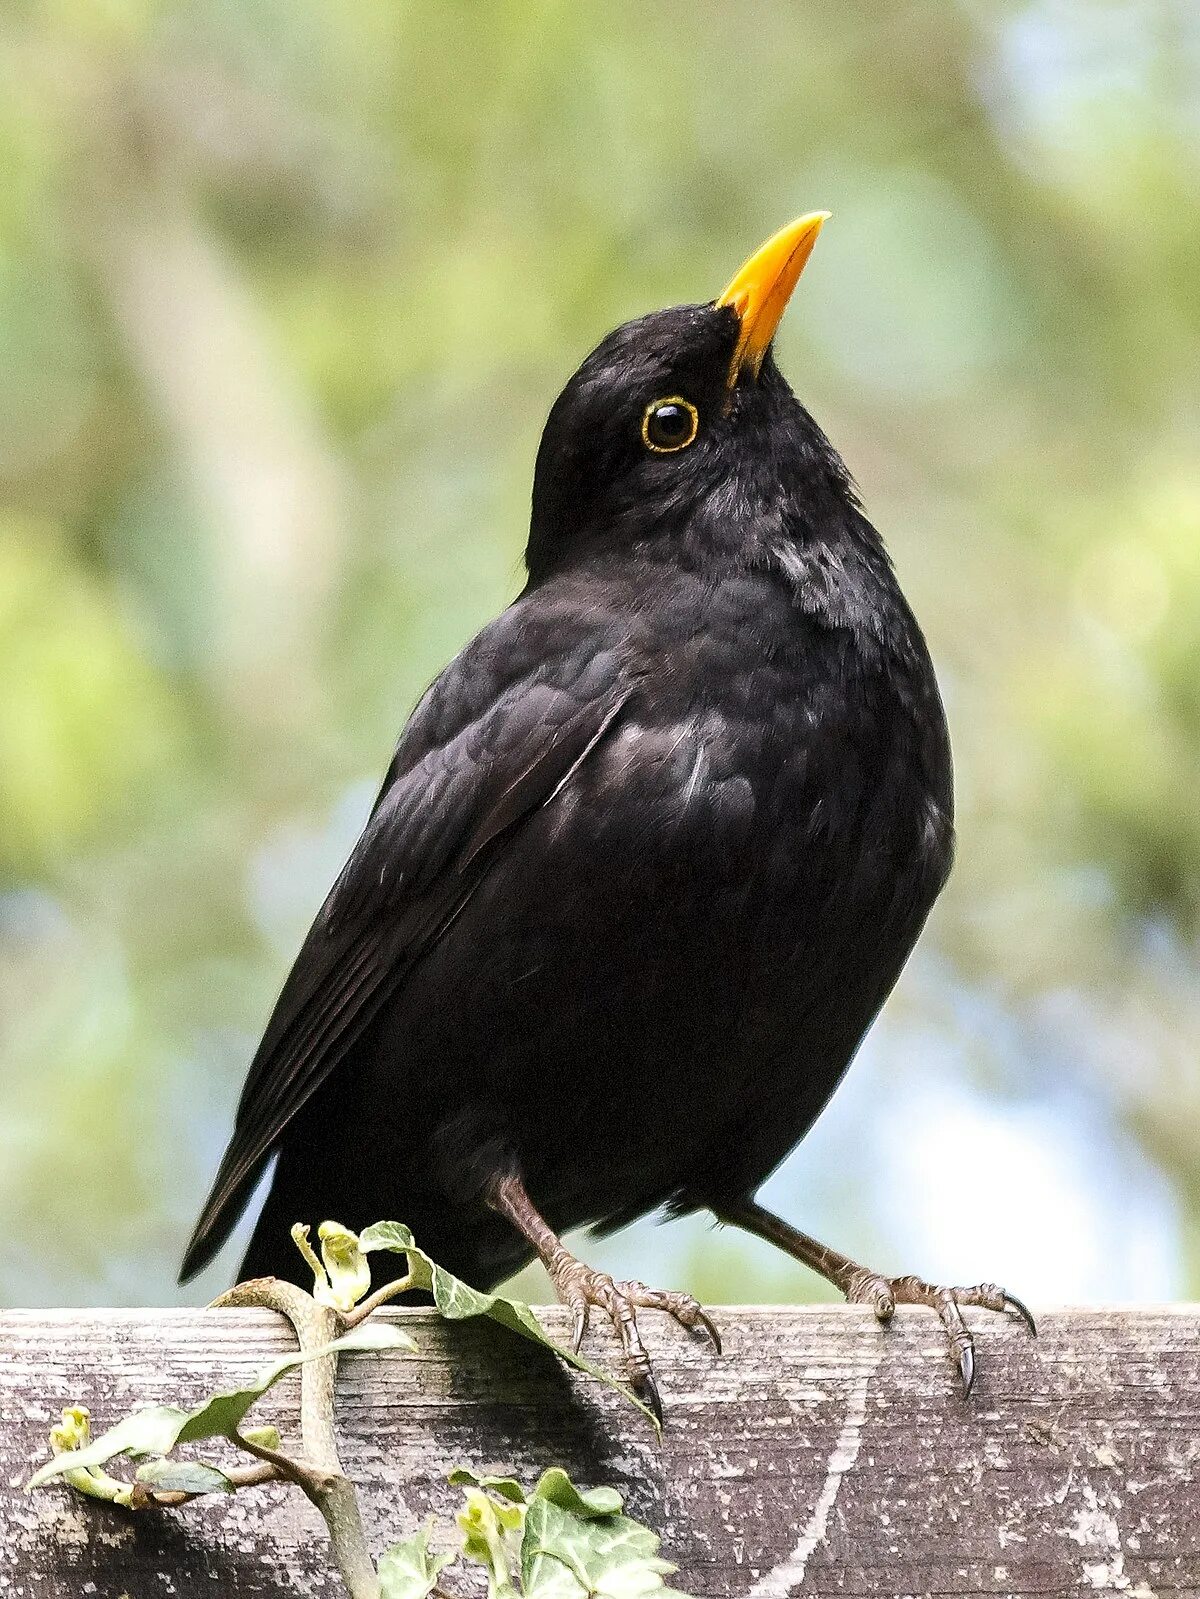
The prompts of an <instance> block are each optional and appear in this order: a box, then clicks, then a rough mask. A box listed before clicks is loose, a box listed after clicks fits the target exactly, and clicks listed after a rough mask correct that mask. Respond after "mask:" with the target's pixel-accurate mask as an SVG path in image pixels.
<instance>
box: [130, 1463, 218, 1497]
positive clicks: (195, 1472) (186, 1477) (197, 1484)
mask: <svg viewBox="0 0 1200 1599" xmlns="http://www.w3.org/2000/svg"><path fill="white" fill-rule="evenodd" d="M136 1476H137V1480H138V1481H139V1482H141V1483H144V1484H145V1485H146V1487H147V1488H153V1489H155V1490H159V1491H164V1490H165V1491H169V1492H171V1493H184V1494H231V1493H233V1491H234V1487H233V1484H232V1483H231V1482H230V1480H229V1478H228V1477H227V1476H226V1475H225V1473H224V1472H223V1471H222V1470H221V1469H220V1468H219V1467H218V1466H210V1465H208V1464H207V1463H206V1462H205V1461H203V1460H148V1461H147V1462H146V1464H145V1465H144V1466H139V1467H138V1469H137V1473H136Z"/></svg>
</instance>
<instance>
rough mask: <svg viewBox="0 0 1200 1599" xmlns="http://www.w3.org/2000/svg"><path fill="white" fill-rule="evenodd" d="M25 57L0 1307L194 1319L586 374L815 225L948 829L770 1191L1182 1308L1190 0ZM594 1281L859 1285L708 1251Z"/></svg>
mask: <svg viewBox="0 0 1200 1599" xmlns="http://www.w3.org/2000/svg"><path fill="white" fill-rule="evenodd" d="M0 46H2V56H0V1049H2V1066H0V1072H2V1075H0V1302H2V1303H10V1304H12V1303H33V1304H36V1303H55V1302H57V1303H72V1302H169V1301H171V1300H172V1299H174V1298H176V1297H178V1296H179V1294H180V1292H181V1291H180V1290H178V1289H176V1288H175V1287H174V1286H173V1277H174V1266H175V1263H176V1261H177V1259H178V1256H179V1252H180V1248H181V1244H182V1242H183V1239H184V1238H185V1236H186V1233H187V1231H188V1229H189V1227H190V1223H191V1220H192V1218H193V1215H194V1212H195V1210H196V1207H197V1205H198V1203H199V1201H200V1199H201V1197H202V1195H203V1192H204V1191H205V1189H206V1186H207V1183H208V1180H209V1177H210V1175H211V1173H212V1170H213V1167H214V1165H215V1162H216V1160H217V1158H218V1157H219V1154H220V1150H221V1148H222V1146H223V1143H224V1138H225V1135H226V1132H227V1129H228V1125H229V1119H230V1116H231V1112H232V1105H233V1102H234V1099H235V1096H236V1092H237V1089H238V1086H239V1084H240V1081H241V1077H242V1074H243V1072H244V1069H245V1066H246V1063H247V1061H248V1058H249V1056H250V1054H251V1052H252V1049H253V1045H254V1042H255V1039H256V1035H257V1033H258V1031H259V1030H260V1029H261V1027H262V1025H263V1023H264V1021H265V1018H266V1015H267V1013H268V1010H269V1007H270V1002H271V1000H272V997H273V995H274V993H275V991H276V990H277V988H278V985H279V983H280V981H281V980H282V977H283V974H284V972H285V970H286V967H287V963H288V960H289V958H290V956H291V954H292V953H294V950H295V948H296V946H297V944H298V941H299V939H300V937H301V935H302V933H303V931H304V929H305V927H306V926H307V923H308V919H309V918H310V917H311V915H312V913H313V911H314V910H315V908H316V906H317V905H318V904H319V902H320V900H321V898H322V896H323V893H324V890H325V888H326V887H327V885H328V883H329V881H330V880H331V878H332V876H333V874H334V872H335V871H336V869H337V867H338V865H339V864H340V861H341V859H342V857H343V854H344V852H345V851H346V849H347V848H348V846H349V844H350V843H351V842H352V840H353V838H354V836H355V834H356V831H357V828H358V826H359V825H360V823H361V820H362V818H363V815H364V813H365V809H366V807H367V805H368V803H369V800H370V797H371V795H372V793H373V791H374V787H375V784H376V782H377V779H378V776H379V774H380V773H381V772H382V770H383V768H384V766H385V765H386V762H387V758H388V755H389V752H390V746H391V743H392V741H393V739H394V737H395V734H396V731H397V729H398V727H399V725H400V724H401V722H402V720H403V718H404V716H405V715H406V713H407V711H408V709H409V707H410V706H411V704H412V702H413V701H414V699H415V698H416V696H417V695H418V694H419V692H420V691H421V689H422V688H423V686H424V685H425V683H426V682H427V681H428V680H429V679H430V677H431V676H432V675H433V674H434V673H435V672H436V671H437V670H438V669H439V668H440V666H441V665H442V664H443V663H444V662H445V661H446V660H447V659H448V658H449V657H450V656H451V655H452V654H453V653H454V651H455V650H456V649H457V648H458V647H460V646H461V644H462V643H463V642H464V641H465V640H466V639H467V638H468V637H469V636H470V634H471V633H472V632H473V631H474V630H475V629H476V628H477V627H479V626H480V624H481V623H483V622H484V621H485V620H486V619H487V618H488V617H489V616H490V615H492V614H493V613H494V612H495V611H496V610H497V609H498V608H500V607H501V606H502V605H503V604H504V603H505V602H506V601H507V600H508V599H509V598H511V596H512V595H513V594H514V593H515V591H516V589H517V587H518V586H519V582H520V551H521V547H522V543H523V538H524V532H525V525H526V515H527V501H528V491H529V483H530V477H531V471H532V461H533V454H534V450H535V447H536V443H537V439H538V434H539V430H540V427H541V423H542V420H543V418H544V416H545V413H546V410H547V408H548V406H549V404H550V402H551V400H552V399H553V397H554V395H555V394H556V392H557V391H558V389H559V387H560V386H561V384H562V383H563V381H564V380H565V378H566V377H567V375H568V373H569V372H570V371H571V370H572V368H573V367H574V366H575V365H576V364H577V362H578V361H579V360H580V358H581V357H582V356H583V354H584V353H585V352H586V351H587V350H588V349H589V348H590V347H591V346H592V344H594V343H595V342H596V340H597V339H598V338H599V337H601V336H602V335H603V334H604V333H605V332H606V331H607V330H608V329H609V328H610V327H611V326H612V325H614V324H615V323H617V322H619V321H621V320H623V319H625V318H626V317H629V316H632V315H635V314H638V313H640V312H642V311H645V310H647V309H650V308H653V307H655V306H659V305H663V304H669V303H672V302H677V301H683V300H697V299H707V298H710V297H712V296H713V295H714V294H715V293H716V292H717V291H718V290H719V289H720V288H721V287H722V286H723V284H724V283H725V281H726V280H727V279H728V277H729V276H730V275H731V273H732V271H733V269H734V268H735V267H736V266H737V265H738V263H739V262H740V261H741V259H742V258H743V257H744V256H745V255H746V254H747V253H748V251H749V250H750V249H751V248H752V247H753V246H754V245H756V244H757V243H758V242H759V241H760V240H761V239H762V238H763V237H764V236H765V235H766V234H767V233H769V232H771V231H772V230H773V229H774V228H775V227H777V226H779V225H780V224H781V223H783V222H785V221H786V220H788V219H789V218H790V217H792V216H794V215H795V214H797V213H798V212H800V211H804V210H809V209H813V208H818V207H822V208H828V209H829V210H831V211H832V212H833V213H834V216H833V221H832V222H831V223H830V224H829V226H828V227H827V228H826V229H825V231H824V233H823V234H822V237H821V241H820V244H819V246H818V248H817V251H816V253H815V255H814V257H813V260H812V262H811V263H810V266H809V269H808V271H807V273H806V275H805V278H804V281H803V283H802V285H801V288H800V290H799V291H798V293H797V296H796V299H795V303H794V305H793V307H792V310H791V312H790V314H789V316H788V318H787V320H786V322H785V324H784V327H783V329H782V332H781V334H780V338H779V341H778V346H779V357H780V361H781V364H782V365H783V367H784V369H785V371H786V372H787V373H788V375H789V376H790V378H791V380H792V382H793V383H794V385H795V387H796V389H797V391H798V393H799V394H800V395H801V397H802V398H803V399H804V401H805V402H806V403H807V404H808V405H809V406H810V408H811V409H812V410H813V411H814V412H815V413H816V415H817V417H818V418H819V419H820V420H821V422H822V423H823V424H824V426H825V427H826V429H827V430H828V431H829V433H830V434H831V435H832V437H833V439H834V441H835V443H836V444H837V445H838V446H839V448H840V449H841V450H842V452H843V454H844V455H845V457H846V459H847V461H848V463H849V465H850V467H851V469H852V471H853V472H854V474H855V476H856V477H857V479H858V482H859V484H860V485H861V488H862V492H863V495H864V498H865V500H866V503H867V507H868V510H869V512H870V514H871V515H872V518H873V520H874V521H875V522H876V523H877V525H878V526H879V527H880V528H881V530H882V531H883V532H884V534H885V536H886V537H887V539H888V541H889V543H890V546H891V548H892V551H893V553H894V555H895V557H896V561H897V564H898V567H899V571H900V574H901V577H902V580H903V581H904V584H905V586H906V588H907V590H908V593H909V595H910V597H911V599H912V600H913V603H914V605H915V607H916V609H917V611H918V614H919V615H920V617H921V619H922V621H923V623H924V624H925V627H926V631H927V633H928V636H929V639H930V643H931V645H932V648H933V652H934V655H935V657H936V660H937V663H938V667H939V671H940V674H941V678H942V682H943V686H944V690H945V695H946V700H947V705H948V709H949V714H950V718H951V723H952V729H953V734H954V742H955V750H956V756H957V762H958V771H959V779H958V787H959V803H960V835H961V843H960V856H959V865H958V868H957V871H956V874H955V876H954V879H953V881H952V885H951V887H950V888H949V890H948V891H947V893H946V895H945V896H944V898H943V900H942V902H941V904H940V905H939V907H938V909H937V911H936V913H935V915H934V917H933V919H932V921H931V924H930V927H929V930H928V933H927V935H926V937H925V939H924V941H923V944H922V946H921V949H920V951H919V953H918V955H917V956H916V957H915V958H914V960H913V962H912V963H911V965H910V967H909V970H908V972H907V974H906V976H905V978H904V980H903V982H902V984H901V987H900V988H899V990H898V991H897V993H896V995H895V997H894V999H893V1001H892V1002H891V1004H890V1005H889V1007H888V1009H887V1011H886V1013H885V1016H884V1018H883V1019H882V1021H881V1023H880V1025H879V1026H878V1027H877V1028H876V1030H875V1032H874V1033H873V1035H872V1037H871V1039H870V1041H869V1042H868V1044H867V1046H866V1047H865V1048H864V1050H863V1052H862V1054H861V1056H860V1058H859V1061H858V1063H857V1064H856V1066H855V1068H854V1070H853V1071H852V1073H851V1075H850V1078H849V1079H848V1081H847V1084H846V1085H845V1087H844V1088H843V1090H842V1091H841V1092H840V1093H839V1095H838V1097H837V1098H836V1100H835V1102H834V1104H833V1105H832V1107H831V1108H830V1110H829V1112H828V1113H827V1115H826V1116H825V1117H824V1118H823V1120H822V1122H821V1123H820V1125H819V1126H818V1128H817V1130H816V1131H815V1132H814V1133H813V1134H812V1136H811V1137H810V1139H809V1140H808V1142H807V1143H806V1144H805V1146H804V1147H803V1148H802V1149H801V1150H800V1151H799V1152H798V1154H797V1155H796V1156H794V1157H793V1159H792V1160H791V1161H790V1162H789V1163H788V1165H787V1166H786V1167H785V1168H784V1169H783V1170H782V1171H781V1173H780V1174H779V1175H778V1176H777V1177H776V1178H775V1179H774V1180H773V1182H772V1184H771V1187H770V1189H769V1197H770V1198H771V1199H773V1200H774V1201H775V1202H776V1203H777V1204H778V1205H780V1206H781V1207H782V1208H784V1209H786V1210H787V1212H788V1213H789V1214H790V1215H791V1216H792V1217H793V1218H794V1219H795V1220H797V1221H799V1222H800V1223H801V1224H802V1225H805V1226H808V1227H810V1228H811V1229H812V1230H813V1231H815V1232H817V1233H818V1234H819V1235H820V1236H823V1237H826V1238H828V1240H829V1241H830V1242H833V1243H836V1244H839V1245H840V1246H841V1247H843V1248H847V1249H850V1250H857V1251H859V1252H860V1254H863V1255H867V1256H869V1257H870V1259H871V1260H872V1263H873V1264H876V1265H879V1266H883V1267H886V1268H889V1269H895V1270H919V1271H924V1272H925V1273H927V1274H933V1273H941V1274H944V1275H946V1276H948V1277H950V1278H951V1280H967V1281H975V1280H977V1279H978V1278H979V1277H980V1276H985V1277H995V1278H1000V1279H1001V1280H1007V1281H1008V1282H1009V1283H1010V1285H1011V1286H1012V1287H1013V1288H1014V1289H1016V1290H1017V1291H1018V1292H1021V1293H1022V1294H1024V1295H1026V1296H1027V1297H1029V1298H1031V1299H1032V1300H1034V1301H1035V1302H1036V1301H1042V1302H1044V1301H1046V1300H1055V1299H1058V1300H1063V1299H1066V1300H1070V1299H1079V1298H1104V1299H1113V1298H1121V1297H1140V1298H1155V1297H1166V1296H1169V1295H1173V1294H1183V1293H1189V1292H1190V1293H1193V1294H1194V1293H1197V1292H1200V1246H1198V1235H1197V1223H1198V1219H1200V1156H1198V1153H1197V1127H1198V1126H1200V1065H1198V1059H1200V987H1198V983H1197V948H1198V942H1197V940H1198V917H1200V805H1198V803H1197V792H1198V788H1200V782H1198V779H1200V663H1198V655H1200V452H1198V448H1197V446H1198V442H1200V441H1198V436H1197V435H1198V424H1200V379H1198V376H1197V373H1198V371H1200V362H1198V357H1200V293H1198V292H1197V283H1198V282H1200V153H1198V152H1200V8H1197V7H1196V6H1195V5H1194V4H1193V3H1192V0H1175V3H1171V0H1128V3H1118V0H1112V3H1105V0H1078V3H1069V0H1028V3H1024V0H1022V3H1017V0H1012V3H1001V0H994V3H986V0H960V3H958V4H954V3H949V0H946V3H926V4H913V5H902V4H885V3H883V0H878V3H865V0H859V3H857V4H846V3H842V4H812V3H807V0H788V3H780V4H776V3H771V0H754V3H750V0H743V3H738V4H717V3H707V4H698V3H690V4H688V3H683V0H659V3H657V4H654V5H646V4H640V3H633V0H622V3H617V0H607V3H606V4H604V5H603V6H600V5H595V6H588V5H580V4H578V3H575V4H569V3H566V0H555V3H547V0H521V3H519V4H518V3H511V4H487V3H470V4H468V3H460V4H457V5H451V4H440V3H435V0H424V3H422V4H420V5H418V4H416V3H412V0H410V3H404V0H359V3H354V4H350V3H345V0H343V3H335V0H195V3H191V4H188V3H178V4H165V3H164V4H157V3H154V0H43V3H28V0H27V3H22V0H9V3H8V4H7V5H6V6H5V8H4V10H3V12H2V13H0ZM798 1054H799V1057H800V1058H801V1059H802V1041H798ZM399 1091H402V1086H400V1085H398V1092H399ZM664 1136H669V1129H667V1130H665V1131H664ZM309 1219H310V1220H313V1221H316V1220H319V1219H320V1218H317V1217H313V1218H309ZM399 1219H400V1220H403V1218H399ZM594 1255H595V1258H597V1259H600V1260H603V1261H604V1262H606V1263H611V1262H618V1263H620V1265H621V1266H622V1268H623V1270H625V1271H627V1272H632V1271H638V1272H641V1273H642V1274H653V1275H654V1276H656V1277H657V1279H658V1280H659V1281H660V1282H661V1283H662V1284H663V1285H667V1284H668V1283H676V1282H677V1283H680V1284H687V1285H689V1286H691V1287H692V1288H694V1289H695V1290H696V1291H697V1292H699V1293H702V1294H704V1295H706V1296H708V1297H710V1298H713V1299H723V1298H730V1299H732V1298H736V1299H754V1298H783V1299H786V1298H792V1297H802V1296H804V1295H805V1294H808V1293H812V1292H817V1293H823V1292H824V1290H823V1289H822V1288H820V1287H819V1286H818V1285H816V1284H815V1283H814V1282H813V1280H812V1279H810V1278H808V1277H807V1276H806V1275H805V1274H804V1273H803V1272H802V1271H801V1270H800V1268H798V1267H794V1266H792V1265H791V1264H790V1263H789V1262H787V1261H785V1260H783V1259H782V1258H781V1257H773V1256H772V1255H771V1254H770V1252H769V1251H767V1250H765V1249H763V1248H761V1247H760V1246H758V1245H752V1244H750V1243H749V1242H741V1241H739V1240H738V1239H737V1238H736V1237H734V1236H732V1235H730V1234H727V1233H713V1232H710V1231H708V1230H706V1229H705V1228H704V1226H703V1225H701V1224H700V1223H699V1222H689V1223H686V1224H679V1225H676V1226H671V1227H668V1228H662V1229H657V1228H654V1227H652V1226H651V1225H650V1224H645V1225H643V1226H641V1227H639V1228H638V1229H636V1230H635V1231H634V1232H632V1233H630V1234H626V1235H624V1236H622V1237H618V1238H616V1239H614V1240H610V1241H607V1242H606V1243H605V1244H604V1245H603V1246H602V1247H601V1248H600V1249H598V1250H596V1251H594ZM230 1269H231V1264H230V1260H229V1258H228V1257H226V1259H225V1261H224V1262H223V1263H222V1265H221V1266H220V1267H218V1268H217V1269H216V1270H215V1271H214V1272H213V1273H211V1274H210V1275H209V1276H208V1277H207V1278H206V1279H205V1280H204V1281H203V1282H201V1283H200V1284H199V1285H194V1286H193V1287H192V1288H191V1289H189V1290H187V1291H186V1294H185V1296H184V1297H187V1298H194V1297H197V1296H200V1295H203V1294H204V1293H205V1292H206V1291H207V1290H208V1289H209V1288H215V1287H216V1286H217V1285H218V1284H219V1283H221V1282H222V1281H223V1280H224V1279H225V1277H226V1275H227V1274H228V1272H229V1270H230Z"/></svg>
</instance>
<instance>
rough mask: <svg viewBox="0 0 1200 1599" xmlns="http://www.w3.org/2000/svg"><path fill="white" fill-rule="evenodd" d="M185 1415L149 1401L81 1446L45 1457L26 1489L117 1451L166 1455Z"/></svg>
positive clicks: (98, 1462)
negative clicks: (49, 1458) (142, 1408)
mask: <svg viewBox="0 0 1200 1599" xmlns="http://www.w3.org/2000/svg"><path fill="white" fill-rule="evenodd" d="M187 1419H188V1412H187V1411H186V1410H179V1409H177V1408H176V1407H175V1406H174V1405H149V1406H147V1407H146V1408H145V1409H144V1410H135V1411H134V1413H133V1414H132V1415H131V1416H126V1417H125V1418H124V1419H123V1420H122V1421H119V1422H118V1423H117V1425H116V1426H115V1427H110V1428H109V1430H108V1431H107V1432H103V1433H101V1434H100V1436H99V1437H98V1438H93V1439H92V1441H91V1443H89V1444H86V1445H85V1446H84V1447H83V1448H82V1449H68V1450H65V1451H64V1452H63V1453H62V1454H58V1455H55V1456H54V1458H53V1460H48V1461H47V1462H46V1463H45V1465H44V1466H40V1467H39V1468H38V1470H37V1471H35V1472H34V1474H33V1476H32V1477H31V1478H30V1479H29V1481H28V1483H26V1485H25V1486H26V1491H28V1490H29V1489H31V1488H40V1487H41V1486H42V1484H43V1483H44V1482H48V1481H49V1480H50V1478H51V1477H61V1476H63V1475H64V1474H65V1473H66V1472H68V1471H75V1470H78V1469H80V1468H84V1467H91V1466H103V1465H104V1464H105V1463H106V1461H109V1460H112V1459H114V1458H115V1457H116V1456H117V1455H133V1456H137V1455H165V1454H167V1453H168V1452H169V1451H170V1450H171V1449H173V1448H174V1447H175V1440H176V1439H177V1438H178V1436H179V1429H180V1428H181V1427H182V1426H183V1424H184V1422H185V1421H186V1420H187Z"/></svg>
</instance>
